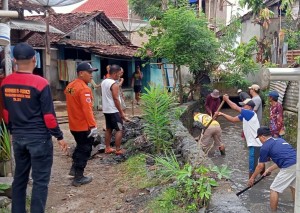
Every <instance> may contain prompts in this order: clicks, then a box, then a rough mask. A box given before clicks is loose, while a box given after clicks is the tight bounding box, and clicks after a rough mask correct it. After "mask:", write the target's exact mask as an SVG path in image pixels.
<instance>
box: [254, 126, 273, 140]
mask: <svg viewBox="0 0 300 213" xmlns="http://www.w3.org/2000/svg"><path fill="white" fill-rule="evenodd" d="M262 135H264V136H267V135H272V133H271V130H270V129H269V127H266V126H262V127H260V128H258V129H257V136H256V138H258V137H259V136H262Z"/></svg>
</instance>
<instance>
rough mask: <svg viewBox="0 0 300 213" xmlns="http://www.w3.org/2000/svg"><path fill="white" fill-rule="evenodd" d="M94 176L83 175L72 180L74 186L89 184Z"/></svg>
mask: <svg viewBox="0 0 300 213" xmlns="http://www.w3.org/2000/svg"><path fill="white" fill-rule="evenodd" d="M92 180H93V178H92V177H85V176H82V177H81V178H79V179H78V178H75V179H74V180H73V182H72V185H73V186H76V187H78V186H81V185H84V184H88V183H90V182H92Z"/></svg>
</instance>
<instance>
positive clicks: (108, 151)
mask: <svg viewBox="0 0 300 213" xmlns="http://www.w3.org/2000/svg"><path fill="white" fill-rule="evenodd" d="M115 152H116V150H115V149H113V148H105V154H112V153H115Z"/></svg>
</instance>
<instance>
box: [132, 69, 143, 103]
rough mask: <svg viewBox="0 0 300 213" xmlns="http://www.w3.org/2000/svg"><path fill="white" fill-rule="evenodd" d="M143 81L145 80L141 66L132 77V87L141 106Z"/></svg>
mask: <svg viewBox="0 0 300 213" xmlns="http://www.w3.org/2000/svg"><path fill="white" fill-rule="evenodd" d="M142 79H143V73H142V71H141V68H140V66H137V67H136V70H135V72H134V73H133V75H132V80H131V87H133V91H134V94H135V100H136V104H137V105H139V101H140V98H141V91H142Z"/></svg>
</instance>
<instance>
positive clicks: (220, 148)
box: [219, 145, 225, 155]
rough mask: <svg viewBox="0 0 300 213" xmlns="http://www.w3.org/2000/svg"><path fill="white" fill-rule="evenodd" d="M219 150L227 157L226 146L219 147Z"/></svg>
mask: <svg viewBox="0 0 300 213" xmlns="http://www.w3.org/2000/svg"><path fill="white" fill-rule="evenodd" d="M219 150H220V153H221V155H225V146H224V145H221V146H219Z"/></svg>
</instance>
